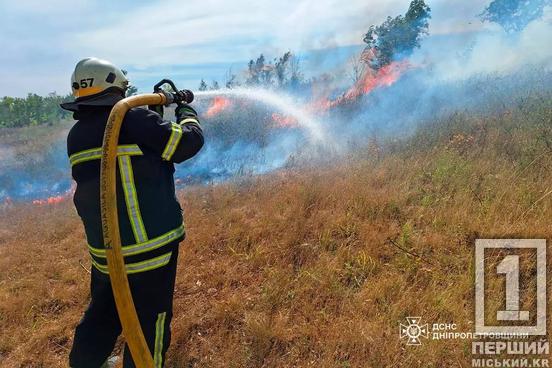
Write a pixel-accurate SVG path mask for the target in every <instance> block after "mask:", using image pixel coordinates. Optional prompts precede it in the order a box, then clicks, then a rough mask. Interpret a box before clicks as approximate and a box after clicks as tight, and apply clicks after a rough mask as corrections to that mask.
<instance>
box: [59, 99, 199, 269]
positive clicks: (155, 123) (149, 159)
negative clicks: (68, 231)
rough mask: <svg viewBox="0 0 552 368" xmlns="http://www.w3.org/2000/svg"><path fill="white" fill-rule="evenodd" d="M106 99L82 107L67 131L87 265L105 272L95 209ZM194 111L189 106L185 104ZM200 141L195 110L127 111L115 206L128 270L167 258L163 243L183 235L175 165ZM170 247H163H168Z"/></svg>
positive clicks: (192, 152) (191, 153)
mask: <svg viewBox="0 0 552 368" xmlns="http://www.w3.org/2000/svg"><path fill="white" fill-rule="evenodd" d="M110 110H111V106H80V107H79V108H78V109H77V111H75V112H74V118H75V119H76V120H78V121H77V122H76V124H75V125H74V126H73V128H72V129H71V131H70V132H69V135H68V137H67V152H68V155H69V161H70V163H71V168H72V175H73V179H74V180H75V181H76V183H77V188H76V191H75V195H74V203H75V207H76V208H77V212H78V214H79V216H80V217H81V219H82V221H83V223H84V228H85V231H86V237H87V240H88V245H89V251H90V254H91V256H92V264H93V266H94V267H96V268H97V269H98V270H99V271H101V272H103V273H107V266H106V265H107V262H106V256H105V250H104V245H103V235H102V227H101V216H100V197H99V194H100V193H99V192H100V158H101V147H102V141H103V134H104V129H105V126H106V122H107V118H108V116H109V113H110ZM190 110H191V111H192V112H193V110H192V109H188V110H187V111H190ZM202 146H203V133H202V130H201V127H200V125H199V121H198V120H197V116H195V112H193V113H189V112H188V113H187V115H186V116H184V118H183V119H181V121H180V122H179V123H171V122H166V121H163V119H162V118H161V116H160V115H159V114H157V113H155V112H152V111H149V110H145V109H141V108H135V109H131V110H130V111H129V112H128V113H127V114H126V116H125V118H124V120H123V124H122V127H121V132H120V137H119V146H118V157H117V202H118V203H117V205H118V214H119V227H120V233H121V241H122V245H123V255H124V257H125V264H126V268H127V273H129V274H131V273H137V272H142V271H147V270H151V269H155V268H158V267H162V266H164V265H166V264H167V263H168V262H169V260H170V256H171V253H170V251H169V249H168V248H167V247H168V245H170V244H171V243H172V244H174V242H175V241H176V242H178V241H179V240H182V239H184V236H185V232H184V227H183V218H182V209H181V207H180V205H179V203H178V201H177V199H176V195H175V187H174V178H173V174H174V164H175V163H180V162H182V161H184V160H187V159H189V158H191V157H192V156H194V155H195V154H196V153H197V152H198V151H199V150H200V149H201V147H202ZM165 246H167V247H165Z"/></svg>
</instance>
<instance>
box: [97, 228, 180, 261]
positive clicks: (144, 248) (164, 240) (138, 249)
mask: <svg viewBox="0 0 552 368" xmlns="http://www.w3.org/2000/svg"><path fill="white" fill-rule="evenodd" d="M182 235H184V226H182V225H180V226H179V227H177V228H176V229H174V230H171V231H169V232H167V233H165V234H163V235H160V236H158V237H155V238H153V239H151V240H148V241H146V242H143V243H138V244H132V245H127V246H124V247H122V250H123V256H124V257H126V256H133V255H136V254H140V253H144V252H149V251H150V250H154V249H157V248H160V247H162V246H163V245H165V244H168V243H170V242H172V241H173V240H175V239H178V238H179V237H181V236H182ZM88 250H89V251H90V253H92V254H93V255H94V256H96V257H98V258H106V255H105V249H100V248H94V247H92V246H91V245H88Z"/></svg>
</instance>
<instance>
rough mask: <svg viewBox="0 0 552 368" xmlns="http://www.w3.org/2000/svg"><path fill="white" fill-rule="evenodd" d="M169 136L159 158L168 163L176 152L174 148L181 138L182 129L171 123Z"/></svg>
mask: <svg viewBox="0 0 552 368" xmlns="http://www.w3.org/2000/svg"><path fill="white" fill-rule="evenodd" d="M171 129H172V131H171V136H170V137H169V140H168V142H167V145H166V146H165V150H164V151H163V154H161V157H162V158H163V159H164V160H166V161H169V160H170V159H171V157H172V156H173V155H174V152H175V151H176V147H178V143H179V142H180V139H181V138H182V127H181V126H180V125H178V124H176V123H171Z"/></svg>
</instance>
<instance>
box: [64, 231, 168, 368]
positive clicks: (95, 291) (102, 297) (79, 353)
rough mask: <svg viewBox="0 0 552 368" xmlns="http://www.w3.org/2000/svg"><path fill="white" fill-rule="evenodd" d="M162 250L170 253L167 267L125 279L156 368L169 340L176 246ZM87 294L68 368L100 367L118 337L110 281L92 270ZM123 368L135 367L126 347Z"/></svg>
mask: <svg viewBox="0 0 552 368" xmlns="http://www.w3.org/2000/svg"><path fill="white" fill-rule="evenodd" d="M163 248H165V249H167V250H168V249H172V255H171V259H170V261H169V263H168V264H167V265H165V266H163V267H160V268H158V269H154V270H151V271H145V272H141V273H137V274H130V275H128V280H129V285H130V290H131V292H132V297H133V299H134V305H135V307H136V312H137V314H138V318H139V319H140V324H141V326H142V331H143V332H144V337H145V338H146V342H147V344H148V347H149V350H150V352H151V354H152V356H153V358H154V361H155V367H156V368H157V367H162V366H163V362H164V360H165V352H166V351H167V348H168V347H169V344H170V340H171V330H170V323H171V319H172V303H173V293H174V283H175V278H176V264H177V259H178V242H174V243H173V244H169V245H167V246H165V247H163ZM90 294H91V301H90V305H89V306H88V309H87V310H86V312H85V313H84V316H83V318H82V320H81V321H80V322H79V324H78V325H77V328H76V329H75V337H74V340H73V347H72V349H71V353H70V354H69V366H70V367H71V368H99V367H101V366H102V364H103V363H104V362H105V361H106V360H107V359H108V358H109V356H110V354H111V352H112V351H113V347H114V346H115V342H116V341H117V337H118V336H119V335H120V334H121V330H122V328H121V322H120V321H119V316H118V314H117V309H116V307H115V300H114V298H113V292H112V289H111V284H110V282H109V277H108V276H107V275H105V274H103V273H101V272H100V271H98V270H97V269H96V268H94V267H92V275H91V281H90ZM123 367H124V368H131V367H135V365H134V362H133V361H132V357H131V355H130V350H129V349H128V346H126V345H125V352H124V358H123Z"/></svg>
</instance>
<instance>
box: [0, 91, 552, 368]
mask: <svg viewBox="0 0 552 368" xmlns="http://www.w3.org/2000/svg"><path fill="white" fill-rule="evenodd" d="M551 107H552V106H551V100H550V99H549V98H544V99H543V98H537V99H535V100H531V101H526V103H525V104H520V105H518V106H515V107H513V108H512V109H511V110H507V111H504V112H502V113H499V114H496V115H493V116H473V115H466V114H455V115H452V116H450V117H448V118H447V119H443V120H441V121H436V122H433V123H432V124H429V125H427V126H425V127H423V128H421V129H420V130H419V131H418V133H417V134H415V135H414V136H413V137H411V138H409V139H408V140H406V141H401V142H390V143H388V144H383V145H382V144H378V143H377V141H375V140H374V141H373V142H372V143H371V144H370V145H369V146H368V147H367V148H366V149H365V150H364V152H361V153H358V154H355V155H354V156H353V157H349V158H348V159H347V160H343V161H341V162H340V163H339V165H327V166H325V167H322V168H320V167H319V168H303V169H301V170H300V171H299V170H293V169H290V170H287V171H281V172H279V173H276V174H271V175H268V176H264V177H260V178H257V179H251V180H246V181H244V182H241V183H230V184H224V185H218V186H208V187H194V188H189V189H187V190H185V191H183V192H181V193H180V194H179V195H180V199H181V201H182V202H183V207H184V208H185V211H186V219H187V229H188V233H189V236H188V239H187V240H186V241H185V242H184V243H183V244H182V247H181V251H182V257H180V259H179V262H180V263H179V271H178V272H179V274H178V280H177V290H176V292H175V317H174V320H173V339H172V346H171V348H170V350H169V353H168V355H169V362H168V364H167V366H168V367H175V368H180V367H444V366H458V367H467V366H469V365H470V359H471V353H470V349H471V346H470V342H469V341H467V340H437V341H432V340H425V341H424V343H423V345H422V346H419V347H405V346H404V344H403V343H402V342H400V340H399V338H398V323H399V322H400V321H404V318H405V317H406V316H409V315H420V316H422V317H423V318H424V319H425V320H426V321H428V322H429V321H437V322H444V323H453V322H454V323H457V324H458V328H459V330H461V331H471V330H472V329H473V318H474V306H473V294H474V287H473V271H472V264H473V245H474V239H475V238H485V237H514V238H518V237H519V238H524V237H527V238H546V239H551V238H552V225H551V223H550V221H549V219H550V218H551V217H552V201H551V198H552V196H549V194H550V193H551V192H550V189H549V184H550V178H551V177H552V163H551V162H550V160H549V159H548V158H549V155H550V154H551V153H552V152H550V151H551V149H552V145H551V142H552V131H551V129H552V128H550V122H551V121H552V108H551ZM83 239H84V235H83V231H82V227H81V225H80V223H79V219H78V217H77V215H76V214H75V212H74V210H73V209H72V207H71V203H70V202H69V201H65V202H61V203H54V204H51V205H45V206H33V205H31V204H29V205H17V206H16V207H14V208H11V209H8V210H6V211H5V212H4V213H3V214H2V228H1V230H0V269H1V270H2V272H1V273H0V360H1V361H2V366H3V367H40V366H44V367H62V366H65V359H66V355H67V351H68V349H69V348H70V346H71V339H72V332H73V328H74V326H75V325H76V323H77V322H78V320H79V318H80V315H81V313H82V311H83V310H84V308H85V306H86V303H87V298H88V274H87V272H86V271H85V268H88V267H90V266H89V260H88V256H87V254H86V250H85V246H84V240H83ZM400 248H402V249H406V250H408V252H405V251H403V250H401V249H400ZM550 261H551V259H550V252H549V260H548V262H549V264H550ZM493 287H496V288H497V289H498V288H499V286H498V285H494V286H493ZM548 289H550V280H549V284H548Z"/></svg>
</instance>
